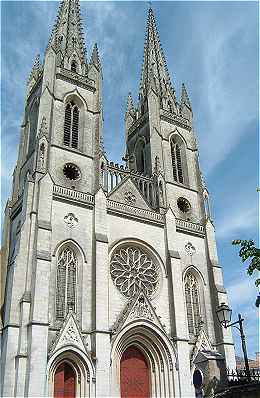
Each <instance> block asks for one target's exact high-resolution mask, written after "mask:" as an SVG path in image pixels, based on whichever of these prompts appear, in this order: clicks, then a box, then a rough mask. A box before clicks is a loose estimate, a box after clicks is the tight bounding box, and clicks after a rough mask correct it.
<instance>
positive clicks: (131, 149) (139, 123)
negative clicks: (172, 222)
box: [125, 8, 204, 222]
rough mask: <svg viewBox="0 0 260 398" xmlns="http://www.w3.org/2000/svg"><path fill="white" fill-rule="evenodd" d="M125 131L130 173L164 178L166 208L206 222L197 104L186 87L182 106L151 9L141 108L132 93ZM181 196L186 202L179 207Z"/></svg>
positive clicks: (177, 213) (183, 215)
mask: <svg viewBox="0 0 260 398" xmlns="http://www.w3.org/2000/svg"><path fill="white" fill-rule="evenodd" d="M125 128H126V159H127V160H128V165H129V168H130V169H132V170H135V171H138V172H140V173H142V174H146V175H148V176H152V175H153V174H154V173H157V174H158V175H160V181H161V186H162V190H163V191H164V192H165V197H166V203H165V205H166V206H168V205H171V206H172V207H173V208H175V214H176V216H177V217H179V218H184V219H188V220H192V221H195V222H197V221H199V220H201V219H202V218H204V210H203V209H204V206H203V204H202V203H201V194H202V191H203V187H202V180H201V174H200V170H199V163H198V148H197V145H196V137H195V133H194V130H193V126H192V106H191V102H190V99H189V97H188V93H187V90H186V88H185V85H184V84H182V90H181V98H180V101H179V102H178V101H177V97H176V92H175V88H174V85H173V84H172V82H171V78H170V74H169V72H168V68H167V63H166V59H165V56H164V53H163V49H162V46H161V43H160V38H159V34H158V30H157V26H156V20H155V16H154V13H153V10H152V9H151V8H150V9H149V12H148V20H147V28H146V39H145V45H144V57H143V66H142V72H141V82H140V89H139V98H138V104H137V107H136V108H135V106H134V102H133V99H132V96H131V93H129V95H128V100H127V110H126V115H125ZM195 192H196V193H195ZM198 192H200V195H198ZM179 196H181V197H182V196H184V197H185V198H183V199H181V200H180V201H179V202H178V203H179V206H178V205H177V201H178V197H179ZM191 202H192V203H191ZM183 210H184V211H183Z"/></svg>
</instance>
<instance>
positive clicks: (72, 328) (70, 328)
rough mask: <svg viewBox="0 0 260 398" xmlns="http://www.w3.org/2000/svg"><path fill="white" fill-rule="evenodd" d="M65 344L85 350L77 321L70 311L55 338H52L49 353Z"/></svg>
mask: <svg viewBox="0 0 260 398" xmlns="http://www.w3.org/2000/svg"><path fill="white" fill-rule="evenodd" d="M67 345H73V346H77V347H78V348H79V349H81V350H82V351H84V352H86V351H87V350H86V346H85V343H84V341H83V339H82V336H81V333H80V330H79V327H78V324H77V321H76V319H75V317H74V315H73V313H72V312H70V313H69V314H68V316H67V318H66V320H65V322H64V326H63V328H62V329H61V331H60V333H59V335H58V336H57V338H56V339H55V340H54V342H53V345H52V348H51V352H50V353H51V354H53V353H54V352H56V351H57V350H59V349H60V348H61V347H64V346H67Z"/></svg>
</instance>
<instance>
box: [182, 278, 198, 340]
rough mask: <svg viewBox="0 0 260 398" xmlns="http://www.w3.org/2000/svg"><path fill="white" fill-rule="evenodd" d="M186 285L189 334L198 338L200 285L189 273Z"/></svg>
mask: <svg viewBox="0 0 260 398" xmlns="http://www.w3.org/2000/svg"><path fill="white" fill-rule="evenodd" d="M184 285H185V299H186V309H187V319H188V329H189V334H190V336H196V335H197V334H198V331H199V326H200V321H201V313H200V295H199V284H198V281H197V279H196V277H195V276H194V275H193V274H192V273H191V272H189V273H188V274H187V275H186V277H185V282H184Z"/></svg>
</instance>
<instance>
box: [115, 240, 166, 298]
mask: <svg viewBox="0 0 260 398" xmlns="http://www.w3.org/2000/svg"><path fill="white" fill-rule="evenodd" d="M110 267H111V269H110V273H111V277H112V280H113V282H114V284H115V285H116V287H117V288H118V290H119V291H120V292H121V293H122V294H123V295H124V296H126V297H133V296H134V295H136V294H137V293H138V292H140V291H141V290H142V291H144V293H145V294H146V295H147V296H148V297H150V296H152V295H153V293H154V292H155V291H156V290H157V288H158V285H159V279H160V273H159V267H158V265H156V264H155V263H154V262H153V261H152V259H151V258H150V257H149V256H148V255H147V254H146V253H144V252H143V251H142V250H141V249H139V248H137V247H131V246H129V247H123V248H120V249H118V250H116V251H115V253H114V254H113V256H112V258H111V263H110Z"/></svg>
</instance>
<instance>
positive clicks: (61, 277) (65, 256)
mask: <svg viewBox="0 0 260 398" xmlns="http://www.w3.org/2000/svg"><path fill="white" fill-rule="evenodd" d="M76 277H77V257H76V254H75V253H74V251H73V250H72V249H70V248H68V247H67V248H65V249H63V250H62V251H61V252H60V254H59V257H58V266H57V290H56V317H57V319H64V318H65V316H66V314H67V313H68V312H69V311H70V310H71V311H73V312H76Z"/></svg>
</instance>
